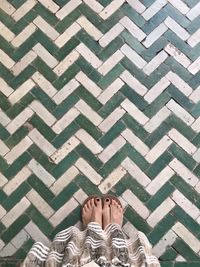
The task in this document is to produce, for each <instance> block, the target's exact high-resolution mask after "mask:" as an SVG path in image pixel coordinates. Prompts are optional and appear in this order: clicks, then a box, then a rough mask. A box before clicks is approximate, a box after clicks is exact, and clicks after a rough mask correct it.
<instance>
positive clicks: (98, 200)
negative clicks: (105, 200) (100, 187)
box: [95, 197, 102, 207]
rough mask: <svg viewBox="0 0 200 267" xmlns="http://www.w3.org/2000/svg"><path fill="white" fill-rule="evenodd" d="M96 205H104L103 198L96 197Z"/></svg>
mask: <svg viewBox="0 0 200 267" xmlns="http://www.w3.org/2000/svg"><path fill="white" fill-rule="evenodd" d="M95 205H96V206H97V207H101V206H102V205H101V199H100V198H99V197H97V198H95Z"/></svg>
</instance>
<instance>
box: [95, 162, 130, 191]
mask: <svg viewBox="0 0 200 267" xmlns="http://www.w3.org/2000/svg"><path fill="white" fill-rule="evenodd" d="M125 174H126V170H125V169H124V168H123V167H120V166H119V167H117V168H116V169H115V170H114V171H113V172H112V173H110V174H109V175H108V177H107V178H106V179H104V180H103V182H102V183H101V184H100V185H99V190H100V191H101V193H102V194H106V193H107V192H108V191H109V190H110V189H111V188H112V187H114V186H115V185H116V184H117V183H118V182H119V181H120V180H121V179H122V177H123V176H124V175H125Z"/></svg>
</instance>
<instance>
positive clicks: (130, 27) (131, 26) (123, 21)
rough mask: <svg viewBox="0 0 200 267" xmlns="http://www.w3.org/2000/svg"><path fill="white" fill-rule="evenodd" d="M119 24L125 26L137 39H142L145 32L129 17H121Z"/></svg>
mask: <svg viewBox="0 0 200 267" xmlns="http://www.w3.org/2000/svg"><path fill="white" fill-rule="evenodd" d="M119 22H120V24H121V25H122V26H124V28H126V29H127V30H128V31H129V32H130V33H131V35H133V36H134V37H135V38H136V39H137V40H138V41H140V42H141V41H142V40H143V39H144V38H145V37H146V34H145V33H144V32H143V31H142V30H141V29H140V28H139V27H138V26H137V25H136V24H135V23H134V22H133V21H132V20H130V19H129V17H126V16H125V17H123V18H122V19H121V20H120V21H119Z"/></svg>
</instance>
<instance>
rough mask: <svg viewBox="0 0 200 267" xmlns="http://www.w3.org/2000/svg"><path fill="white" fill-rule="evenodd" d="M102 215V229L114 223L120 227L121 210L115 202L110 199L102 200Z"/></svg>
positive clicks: (121, 220) (121, 219)
mask: <svg viewBox="0 0 200 267" xmlns="http://www.w3.org/2000/svg"><path fill="white" fill-rule="evenodd" d="M102 215H103V218H102V222H103V223H102V224H103V229H105V228H106V226H107V225H108V224H111V223H116V224H119V225H120V226H122V222H123V208H122V207H121V205H119V203H118V202H117V201H116V200H114V199H110V198H106V199H104V202H103V212H102Z"/></svg>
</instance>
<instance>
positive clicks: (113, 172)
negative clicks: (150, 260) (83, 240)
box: [0, 0, 200, 267]
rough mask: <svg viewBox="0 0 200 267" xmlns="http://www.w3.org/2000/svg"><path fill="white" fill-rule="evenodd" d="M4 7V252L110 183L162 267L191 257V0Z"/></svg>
mask: <svg viewBox="0 0 200 267" xmlns="http://www.w3.org/2000/svg"><path fill="white" fill-rule="evenodd" d="M0 7H1V11H0V18H1V22H0V74H1V78H0V96H1V97H0V170H1V172H0V256H1V257H5V258H6V257H8V256H11V257H12V258H13V259H23V258H24V257H25V255H26V253H27V251H28V250H29V249H30V247H31V246H32V244H33V242H34V241H36V240H37V241H41V242H44V243H45V244H46V245H48V244H49V243H50V240H51V239H52V237H53V236H54V234H55V233H57V232H58V231H59V230H61V229H63V228H66V227H68V226H69V225H72V224H76V223H79V221H80V205H81V203H82V202H83V200H84V199H85V198H86V197H87V195H89V194H91V193H103V194H104V193H107V192H111V193H113V194H116V195H117V196H119V197H120V198H121V200H122V202H123V204H124V206H125V207H126V212H125V220H124V228H125V230H128V231H132V229H135V228H137V229H139V230H141V231H143V232H144V233H145V234H146V235H147V236H148V238H149V240H150V242H151V243H152V245H153V250H154V252H155V254H156V255H157V256H158V257H159V258H160V260H161V261H162V262H163V266H167V267H170V266H181V264H182V262H183V264H185V263H186V262H187V263H188V264H189V262H196V263H193V264H192V263H190V265H187V266H190V267H192V266H199V265H198V264H199V262H200V260H199V256H200V209H199V208H200V194H199V193H200V3H199V1H198V0H185V1H183V0H176V1H175V0H156V1H155V0H140V1H139V0H126V1H125V0H113V1H108V0H100V1H96V0H54V1H53V0H10V1H8V0H0ZM170 262H171V263H170ZM176 262H177V263H176ZM2 264H4V263H2ZM174 264H175V265H174ZM2 266H4V265H2ZM183 266H186V265H183Z"/></svg>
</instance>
